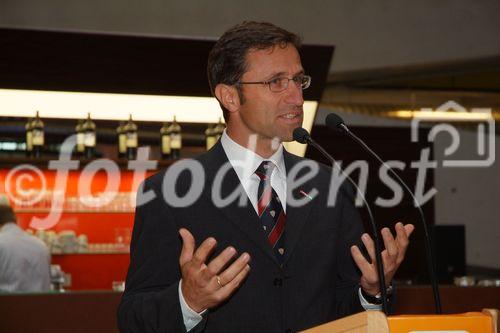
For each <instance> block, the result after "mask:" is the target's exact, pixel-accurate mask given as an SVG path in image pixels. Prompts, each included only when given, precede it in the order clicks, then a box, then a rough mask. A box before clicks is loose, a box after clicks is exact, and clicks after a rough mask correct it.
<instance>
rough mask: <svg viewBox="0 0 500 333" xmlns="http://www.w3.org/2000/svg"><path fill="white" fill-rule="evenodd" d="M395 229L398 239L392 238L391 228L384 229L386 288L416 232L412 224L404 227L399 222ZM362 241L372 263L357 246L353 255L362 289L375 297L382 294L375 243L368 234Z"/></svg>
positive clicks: (383, 261)
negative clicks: (413, 233) (410, 238)
mask: <svg viewBox="0 0 500 333" xmlns="http://www.w3.org/2000/svg"><path fill="white" fill-rule="evenodd" d="M395 229H396V234H397V236H396V239H394V237H393V236H392V233H391V231H390V230H389V228H383V229H382V238H383V239H384V245H385V250H384V251H382V254H381V256H382V263H383V267H384V276H385V282H386V284H387V286H386V287H388V286H389V284H390V283H391V281H392V278H393V277H394V274H396V271H397V269H398V268H399V265H401V263H402V262H403V259H404V257H405V253H406V250H407V248H408V244H409V237H410V235H411V233H412V232H413V230H415V227H414V226H413V225H412V224H407V225H403V223H401V222H398V223H396V226H395ZM361 240H362V241H363V244H364V245H365V247H366V249H367V251H368V255H369V256H370V259H371V263H370V262H368V261H367V260H366V259H365V257H364V256H363V254H362V253H361V251H360V249H359V248H358V247H357V246H356V245H353V246H351V254H352V257H353V258H354V261H355V262H356V265H357V266H358V267H359V269H360V270H361V274H362V276H361V281H360V283H361V288H363V290H364V291H365V292H366V293H368V294H370V295H373V296H375V295H377V294H378V293H379V292H380V287H379V278H378V273H377V267H376V266H375V265H376V257H375V243H374V242H373V240H372V238H371V237H370V236H369V235H368V234H366V233H365V234H363V235H362V236H361Z"/></svg>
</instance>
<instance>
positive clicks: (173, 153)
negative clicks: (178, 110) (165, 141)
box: [169, 116, 182, 160]
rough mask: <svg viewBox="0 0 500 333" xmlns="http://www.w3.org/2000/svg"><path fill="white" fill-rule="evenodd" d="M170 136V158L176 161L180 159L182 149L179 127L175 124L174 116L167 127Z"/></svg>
mask: <svg viewBox="0 0 500 333" xmlns="http://www.w3.org/2000/svg"><path fill="white" fill-rule="evenodd" d="M169 134H170V158H172V159H174V160H176V159H179V158H180V157H181V149H182V132H181V126H180V125H179V124H178V123H177V120H176V119H175V116H174V121H173V122H172V124H171V125H170V126H169Z"/></svg>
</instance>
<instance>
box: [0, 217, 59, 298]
mask: <svg viewBox="0 0 500 333" xmlns="http://www.w3.org/2000/svg"><path fill="white" fill-rule="evenodd" d="M49 290H50V252H49V249H48V248H47V246H45V244H44V243H43V242H42V241H41V240H39V239H38V238H36V237H34V236H32V235H30V234H28V233H27V232H24V231H23V230H22V229H21V228H19V226H18V225H17V224H16V223H6V224H4V225H3V226H2V227H1V228H0V292H18V291H19V292H35V291H49Z"/></svg>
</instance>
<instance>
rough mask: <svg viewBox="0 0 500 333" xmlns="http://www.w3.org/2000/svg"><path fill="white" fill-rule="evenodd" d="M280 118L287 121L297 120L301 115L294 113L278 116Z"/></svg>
mask: <svg viewBox="0 0 500 333" xmlns="http://www.w3.org/2000/svg"><path fill="white" fill-rule="evenodd" d="M280 118H284V119H287V120H299V119H301V118H302V113H295V112H290V113H285V114H282V115H280Z"/></svg>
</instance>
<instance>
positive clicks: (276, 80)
mask: <svg viewBox="0 0 500 333" xmlns="http://www.w3.org/2000/svg"><path fill="white" fill-rule="evenodd" d="M282 80H283V78H281V77H277V78H275V79H272V80H270V81H269V83H270V84H272V85H277V86H279V85H281V82H282Z"/></svg>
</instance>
